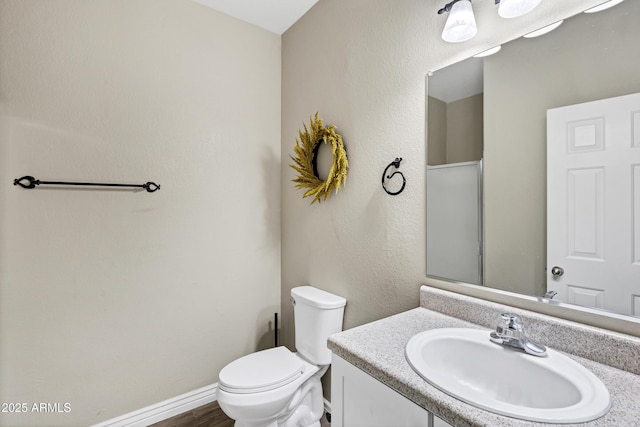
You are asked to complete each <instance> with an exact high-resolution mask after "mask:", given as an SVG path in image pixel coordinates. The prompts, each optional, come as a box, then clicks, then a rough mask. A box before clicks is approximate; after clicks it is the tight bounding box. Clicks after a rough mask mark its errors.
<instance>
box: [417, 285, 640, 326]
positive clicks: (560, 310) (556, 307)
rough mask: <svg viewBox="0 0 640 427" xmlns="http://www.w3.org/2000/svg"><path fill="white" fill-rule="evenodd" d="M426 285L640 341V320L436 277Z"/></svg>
mask: <svg viewBox="0 0 640 427" xmlns="http://www.w3.org/2000/svg"><path fill="white" fill-rule="evenodd" d="M425 284H426V285H427V286H431V287H433V288H437V289H441V290H444V291H449V292H454V293H457V294H461V295H465V296H469V297H473V298H478V299H481V300H485V301H490V302H495V303H498V304H505V305H508V306H510V307H515V308H519V309H523V310H528V311H533V312H535V313H539V314H545V315H547V316H553V317H557V318H560V319H564V320H569V321H572V322H577V323H582V324H584V325H588V326H594V327H597V328H601V329H606V330H607V331H612V332H618V333H622V334H626V335H631V336H635V337H639V338H640V318H639V319H636V318H634V317H630V316H622V315H617V314H616V313H606V314H604V313H602V312H600V311H599V310H596V309H591V308H588V307H581V306H576V305H568V304H563V303H552V304H550V303H545V302H542V301H540V300H539V299H538V298H537V297H533V296H527V295H519V294H516V293H513V292H508V291H503V290H500V289H489V288H485V287H483V286H477V285H471V284H468V283H462V282H454V281H450V280H445V279H437V278H435V277H429V276H427V277H426V282H425Z"/></svg>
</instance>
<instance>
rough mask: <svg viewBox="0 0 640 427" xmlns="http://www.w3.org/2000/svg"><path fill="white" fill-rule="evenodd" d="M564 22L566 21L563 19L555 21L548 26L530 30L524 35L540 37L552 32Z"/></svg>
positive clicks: (528, 37)
mask: <svg viewBox="0 0 640 427" xmlns="http://www.w3.org/2000/svg"><path fill="white" fill-rule="evenodd" d="M563 22H564V21H563V20H560V21H558V22H554V23H553V24H550V25H547V26H546V27H542V28H540V29H539V30H535V31H532V32H530V33H529V34H525V35H524V36H522V37H524V38H527V39H532V38H534V37H540V36H541V35H544V34H547V33H550V32H551V31H553V30H555V29H556V28H558V27H559V26H560V25H562V23H563Z"/></svg>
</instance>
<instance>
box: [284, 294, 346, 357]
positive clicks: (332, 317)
mask: <svg viewBox="0 0 640 427" xmlns="http://www.w3.org/2000/svg"><path fill="white" fill-rule="evenodd" d="M291 302H292V303H293V316H294V322H295V339H296V350H297V351H298V353H299V354H300V355H302V356H303V357H304V358H305V359H307V360H308V361H310V362H312V363H315V364H316V365H328V364H330V363H331V350H329V349H328V348H327V338H329V335H331V334H334V333H336V332H340V331H342V318H343V315H344V306H345V305H346V304H347V300H346V299H344V298H342V297H339V296H337V295H334V294H331V293H329V292H326V291H323V290H321V289H318V288H314V287H313V286H300V287H297V288H293V289H291Z"/></svg>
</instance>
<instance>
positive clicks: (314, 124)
mask: <svg viewBox="0 0 640 427" xmlns="http://www.w3.org/2000/svg"><path fill="white" fill-rule="evenodd" d="M303 126H304V132H302V131H298V134H299V135H300V140H299V141H298V140H297V139H296V146H295V147H294V151H295V153H296V157H293V156H289V157H291V160H293V161H294V162H295V163H296V164H294V165H289V166H290V167H292V168H293V169H295V170H296V172H298V177H297V178H296V179H294V180H293V182H295V183H296V188H301V189H308V190H307V191H306V192H305V193H304V194H303V195H302V197H309V196H314V197H313V200H312V201H311V204H314V203H315V202H321V201H322V198H323V196H324V200H325V201H326V200H327V199H328V198H329V196H330V195H331V192H332V191H334V190H335V191H336V193H337V192H338V190H340V187H342V186H344V184H345V182H346V180H347V169H348V167H349V162H348V161H347V152H346V151H345V149H344V144H343V143H342V137H341V136H340V135H339V134H338V133H336V127H335V126H334V125H331V126H329V127H327V126H323V125H322V119H320V118H318V113H316V115H315V117H314V118H312V119H311V118H310V119H309V128H307V125H306V124H304V125H303ZM321 142H323V143H325V144H326V143H327V142H329V143H331V152H332V153H333V164H332V165H331V170H330V171H329V176H328V177H327V179H326V180H325V181H323V180H321V179H320V178H319V177H318V171H317V167H316V156H317V154H318V150H319V148H320V147H321V145H320V143H321Z"/></svg>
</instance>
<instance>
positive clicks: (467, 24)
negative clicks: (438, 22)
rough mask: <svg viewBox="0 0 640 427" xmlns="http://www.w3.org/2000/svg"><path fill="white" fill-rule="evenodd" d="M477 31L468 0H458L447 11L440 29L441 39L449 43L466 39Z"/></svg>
mask: <svg viewBox="0 0 640 427" xmlns="http://www.w3.org/2000/svg"><path fill="white" fill-rule="evenodd" d="M477 33H478V26H477V25H476V17H475V16H474V15H473V8H472V7H471V1H470V0H459V1H458V2H456V3H455V4H454V5H453V7H452V8H451V10H450V11H449V17H448V18H447V22H446V24H445V25H444V30H442V40H444V41H446V42H449V43H459V42H464V41H467V40H469V39H471V38H473V36H475V35H476V34H477Z"/></svg>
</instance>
